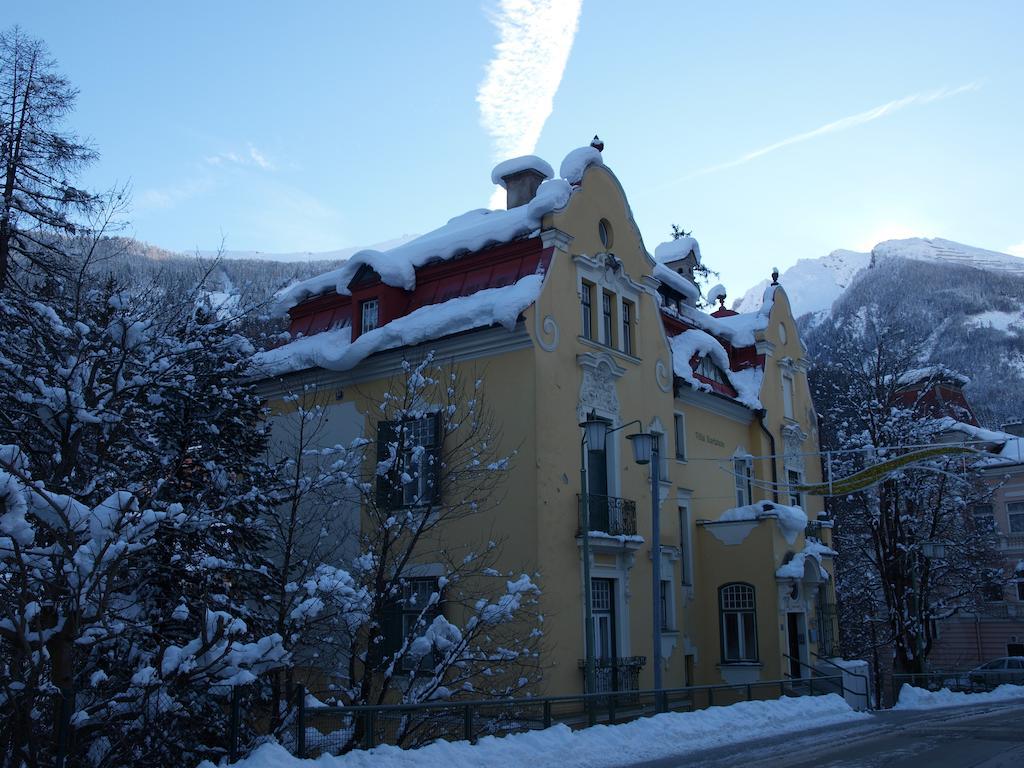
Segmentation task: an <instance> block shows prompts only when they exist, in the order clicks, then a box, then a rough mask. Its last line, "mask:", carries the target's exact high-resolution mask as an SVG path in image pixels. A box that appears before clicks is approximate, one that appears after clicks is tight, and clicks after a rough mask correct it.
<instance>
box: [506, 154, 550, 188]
mask: <svg viewBox="0 0 1024 768" xmlns="http://www.w3.org/2000/svg"><path fill="white" fill-rule="evenodd" d="M527 170H533V171H537V173H539V174H540V175H541V176H543V177H544V178H545V179H553V178H554V177H555V171H554V169H553V168H552V167H551V164H550V163H548V162H547V161H546V160H542V159H541V158H539V157H537V156H536V155H523V156H522V157H513V158H509V159H508V160H503V161H502V162H500V163H498V164H497V165H496V166H494V169H493V170H492V171H491V182H492V183H494V184H497V185H498V186H499V187H501V188H502V189H505V177H506V176H511V175H512V174H513V173H519V172H520V171H527Z"/></svg>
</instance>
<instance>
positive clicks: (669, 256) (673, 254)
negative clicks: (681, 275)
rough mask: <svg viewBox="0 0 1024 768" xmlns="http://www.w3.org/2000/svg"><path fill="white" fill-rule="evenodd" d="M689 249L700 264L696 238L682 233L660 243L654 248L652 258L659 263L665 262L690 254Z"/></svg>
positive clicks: (698, 246)
mask: <svg viewBox="0 0 1024 768" xmlns="http://www.w3.org/2000/svg"><path fill="white" fill-rule="evenodd" d="M690 251H693V255H694V256H695V257H696V259H697V263H698V264H700V263H701V262H700V245H699V244H698V243H697V239H696V238H694V237H690V236H689V235H684V236H683V237H677V238H676V239H675V240H669V241H667V242H664V243H661V244H660V245H659V246H658V247H657V248H655V249H654V260H655V261H656V262H658V263H659V264H667V263H668V262H670V261H678V260H679V259H685V258H686V257H687V256H689V255H690Z"/></svg>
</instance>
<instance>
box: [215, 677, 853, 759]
mask: <svg viewBox="0 0 1024 768" xmlns="http://www.w3.org/2000/svg"><path fill="white" fill-rule="evenodd" d="M867 717H870V715H868V714H866V713H863V712H854V711H853V710H852V709H850V707H849V705H848V704H847V703H846V702H845V701H843V699H842V698H841V697H839V696H837V695H835V694H829V695H827V696H814V697H810V696H808V697H801V698H784V699H779V700H777V701H749V702H741V703H739V704H734V705H732V706H730V707H711V708H710V709H703V710H699V711H697V712H670V713H667V714H663V715H656V716H655V717H648V718H643V719H640V720H634V721H633V722H631V723H624V724H622V725H597V726H594V727H593V728H586V729H583V730H579V731H574V730H572V729H571V728H569V727H568V726H566V725H556V726H554V727H552V728H548V729H547V730H543V731H530V732H527V733H520V734H514V735H511V736H505V737H504V738H498V737H495V736H485V737H483V738H481V739H480V740H479V741H478V742H477V743H476V744H475V745H474V744H470V743H468V742H465V741H456V742H449V741H439V742H436V743H434V744H430V745H428V746H425V747H421V748H420V749H415V750H401V749H399V748H397V747H390V746H383V747H377V748H375V749H371V750H366V751H354V752H350V753H348V754H347V755H342V756H339V757H332V756H329V755H323V756H321V757H320V758H319V759H317V760H315V761H312V760H311V761H302V760H298V759H296V758H294V757H292V756H291V755H289V754H288V752H287V751H286V750H285V749H284V748H283V747H281V746H279V745H277V744H264V745H263V746H261V747H260V748H259V749H257V750H256V751H255V752H254V753H253V754H252V755H250V756H249V757H247V758H245V759H244V760H241V761H239V762H238V763H235V765H236V766H238V767H239V768H300V766H302V765H308V766H314V765H315V766H317V768H417V767H418V766H423V767H424V768H426V766H438V765H452V766H455V765H457V766H460V768H461V767H462V766H465V767H466V768H475V767H476V766H479V767H480V768H493V766H496V765H500V766H502V768H536V766H542V765H557V766H560V768H577V767H579V768H583V767H584V766H586V767H588V768H599V767H600V766H609V767H610V766H621V765H628V764H631V763H636V762H641V761H648V760H658V759H663V758H668V757H674V756H677V755H683V754H685V753H688V752H695V751H698V750H703V749H712V748H714V747H720V746H724V745H727V744H734V743H736V742H739V741H744V740H749V739H756V738H762V737H767V736H777V735H780V734H787V733H799V732H800V731H803V730H806V729H808V728H816V727H820V726H823V725H831V724H838V723H845V722H850V721H854V720H862V719H864V718H867ZM200 768H213V764H212V763H209V762H205V763H202V764H201V766H200Z"/></svg>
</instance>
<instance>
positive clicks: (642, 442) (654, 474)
mask: <svg viewBox="0 0 1024 768" xmlns="http://www.w3.org/2000/svg"><path fill="white" fill-rule="evenodd" d="M658 438H659V436H658V435H655V434H653V433H651V432H641V433H639V434H636V435H629V441H630V443H631V444H632V446H633V459H634V461H636V463H637V464H640V465H644V464H647V463H650V465H651V565H652V568H651V598H652V602H653V610H652V616H653V621H652V631H651V642H652V644H653V650H654V654H653V658H654V690H655V691H658V692H660V691H661V509H660V507H661V504H660V503H659V502H660V499H659V496H660V495H661V488H660V486H659V483H660V481H661V478H660V477H659V473H660V471H661V461H660V447H659V442H660V441H659V439H658ZM656 696H658V697H659V708H660V693H657V694H656Z"/></svg>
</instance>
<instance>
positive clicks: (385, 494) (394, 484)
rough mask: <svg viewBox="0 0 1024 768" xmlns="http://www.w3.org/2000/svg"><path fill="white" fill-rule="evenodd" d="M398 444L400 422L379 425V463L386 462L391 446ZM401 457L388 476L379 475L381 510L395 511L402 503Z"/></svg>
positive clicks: (397, 457) (378, 488)
mask: <svg viewBox="0 0 1024 768" xmlns="http://www.w3.org/2000/svg"><path fill="white" fill-rule="evenodd" d="M397 443H398V422H395V421H380V422H378V423H377V462H378V463H379V462H381V461H386V460H387V459H388V458H389V457H390V455H391V451H390V448H389V447H388V446H389V444H395V445H397ZM400 460H401V456H396V458H395V466H393V467H392V468H391V471H390V472H388V473H387V474H386V475H377V506H378V507H380V508H381V509H395V508H396V507H399V506H401V503H402V486H401V483H399V482H398V478H399V467H398V464H399V462H400Z"/></svg>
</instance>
